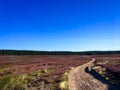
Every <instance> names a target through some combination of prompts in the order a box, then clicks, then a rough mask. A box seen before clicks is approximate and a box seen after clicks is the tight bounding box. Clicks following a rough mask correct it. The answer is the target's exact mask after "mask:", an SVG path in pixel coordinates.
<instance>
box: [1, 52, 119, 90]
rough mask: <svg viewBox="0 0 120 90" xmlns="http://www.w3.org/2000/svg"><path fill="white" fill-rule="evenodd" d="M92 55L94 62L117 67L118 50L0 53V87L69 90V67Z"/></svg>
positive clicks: (88, 59)
mask: <svg viewBox="0 0 120 90" xmlns="http://www.w3.org/2000/svg"><path fill="white" fill-rule="evenodd" d="M92 58H96V61H97V64H96V65H104V66H105V65H111V64H112V65H117V68H116V70H119V68H118V67H119V65H120V55H119V54H118V55H117V54H115V55H19V56H17V55H1V56H0V90H41V89H42V90H68V83H67V82H68V74H69V70H71V69H72V68H73V67H77V66H81V65H83V64H85V63H87V62H89V61H90V60H92ZM96 70H98V69H96ZM100 70H102V69H100ZM113 71H114V70H113ZM117 73H118V71H117ZM106 74H108V73H106ZM118 78H119V77H118Z"/></svg>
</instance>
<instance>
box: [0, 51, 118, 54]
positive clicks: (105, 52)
mask: <svg viewBox="0 0 120 90" xmlns="http://www.w3.org/2000/svg"><path fill="white" fill-rule="evenodd" d="M99 54H120V51H85V52H69V51H29V50H0V55H99Z"/></svg>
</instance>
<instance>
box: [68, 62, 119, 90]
mask: <svg viewBox="0 0 120 90" xmlns="http://www.w3.org/2000/svg"><path fill="white" fill-rule="evenodd" d="M94 61H95V60H92V61H90V62H88V63H86V64H84V65H82V66H79V67H76V68H74V69H72V70H71V71H70V73H69V76H68V80H69V81H68V82H69V90H117V89H116V88H115V87H114V86H112V85H110V84H109V83H108V81H106V80H105V79H104V78H102V77H101V76H100V75H99V74H97V73H95V72H94V71H92V70H91V71H89V69H88V67H89V66H90V65H91V64H92V63H93V62H94Z"/></svg>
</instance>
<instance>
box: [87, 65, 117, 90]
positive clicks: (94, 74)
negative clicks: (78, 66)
mask: <svg viewBox="0 0 120 90" xmlns="http://www.w3.org/2000/svg"><path fill="white" fill-rule="evenodd" d="M85 72H86V73H89V74H91V75H92V76H93V77H94V78H95V79H97V80H99V81H101V82H102V83H103V84H107V85H108V90H118V89H117V87H115V86H113V85H112V84H111V83H109V81H107V80H106V79H105V78H104V77H102V76H101V75H100V74H98V73H97V72H96V71H95V70H93V69H91V70H90V71H89V68H88V67H86V68H85Z"/></svg>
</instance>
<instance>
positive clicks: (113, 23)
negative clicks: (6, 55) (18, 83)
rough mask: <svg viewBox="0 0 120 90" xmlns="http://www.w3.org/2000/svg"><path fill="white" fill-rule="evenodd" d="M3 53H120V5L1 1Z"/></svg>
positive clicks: (111, 1)
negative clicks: (112, 51)
mask: <svg viewBox="0 0 120 90" xmlns="http://www.w3.org/2000/svg"><path fill="white" fill-rule="evenodd" d="M0 49H19V50H21V49H24V50H50V51H52V50H53V51H89V50H120V1H119V0H0Z"/></svg>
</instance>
